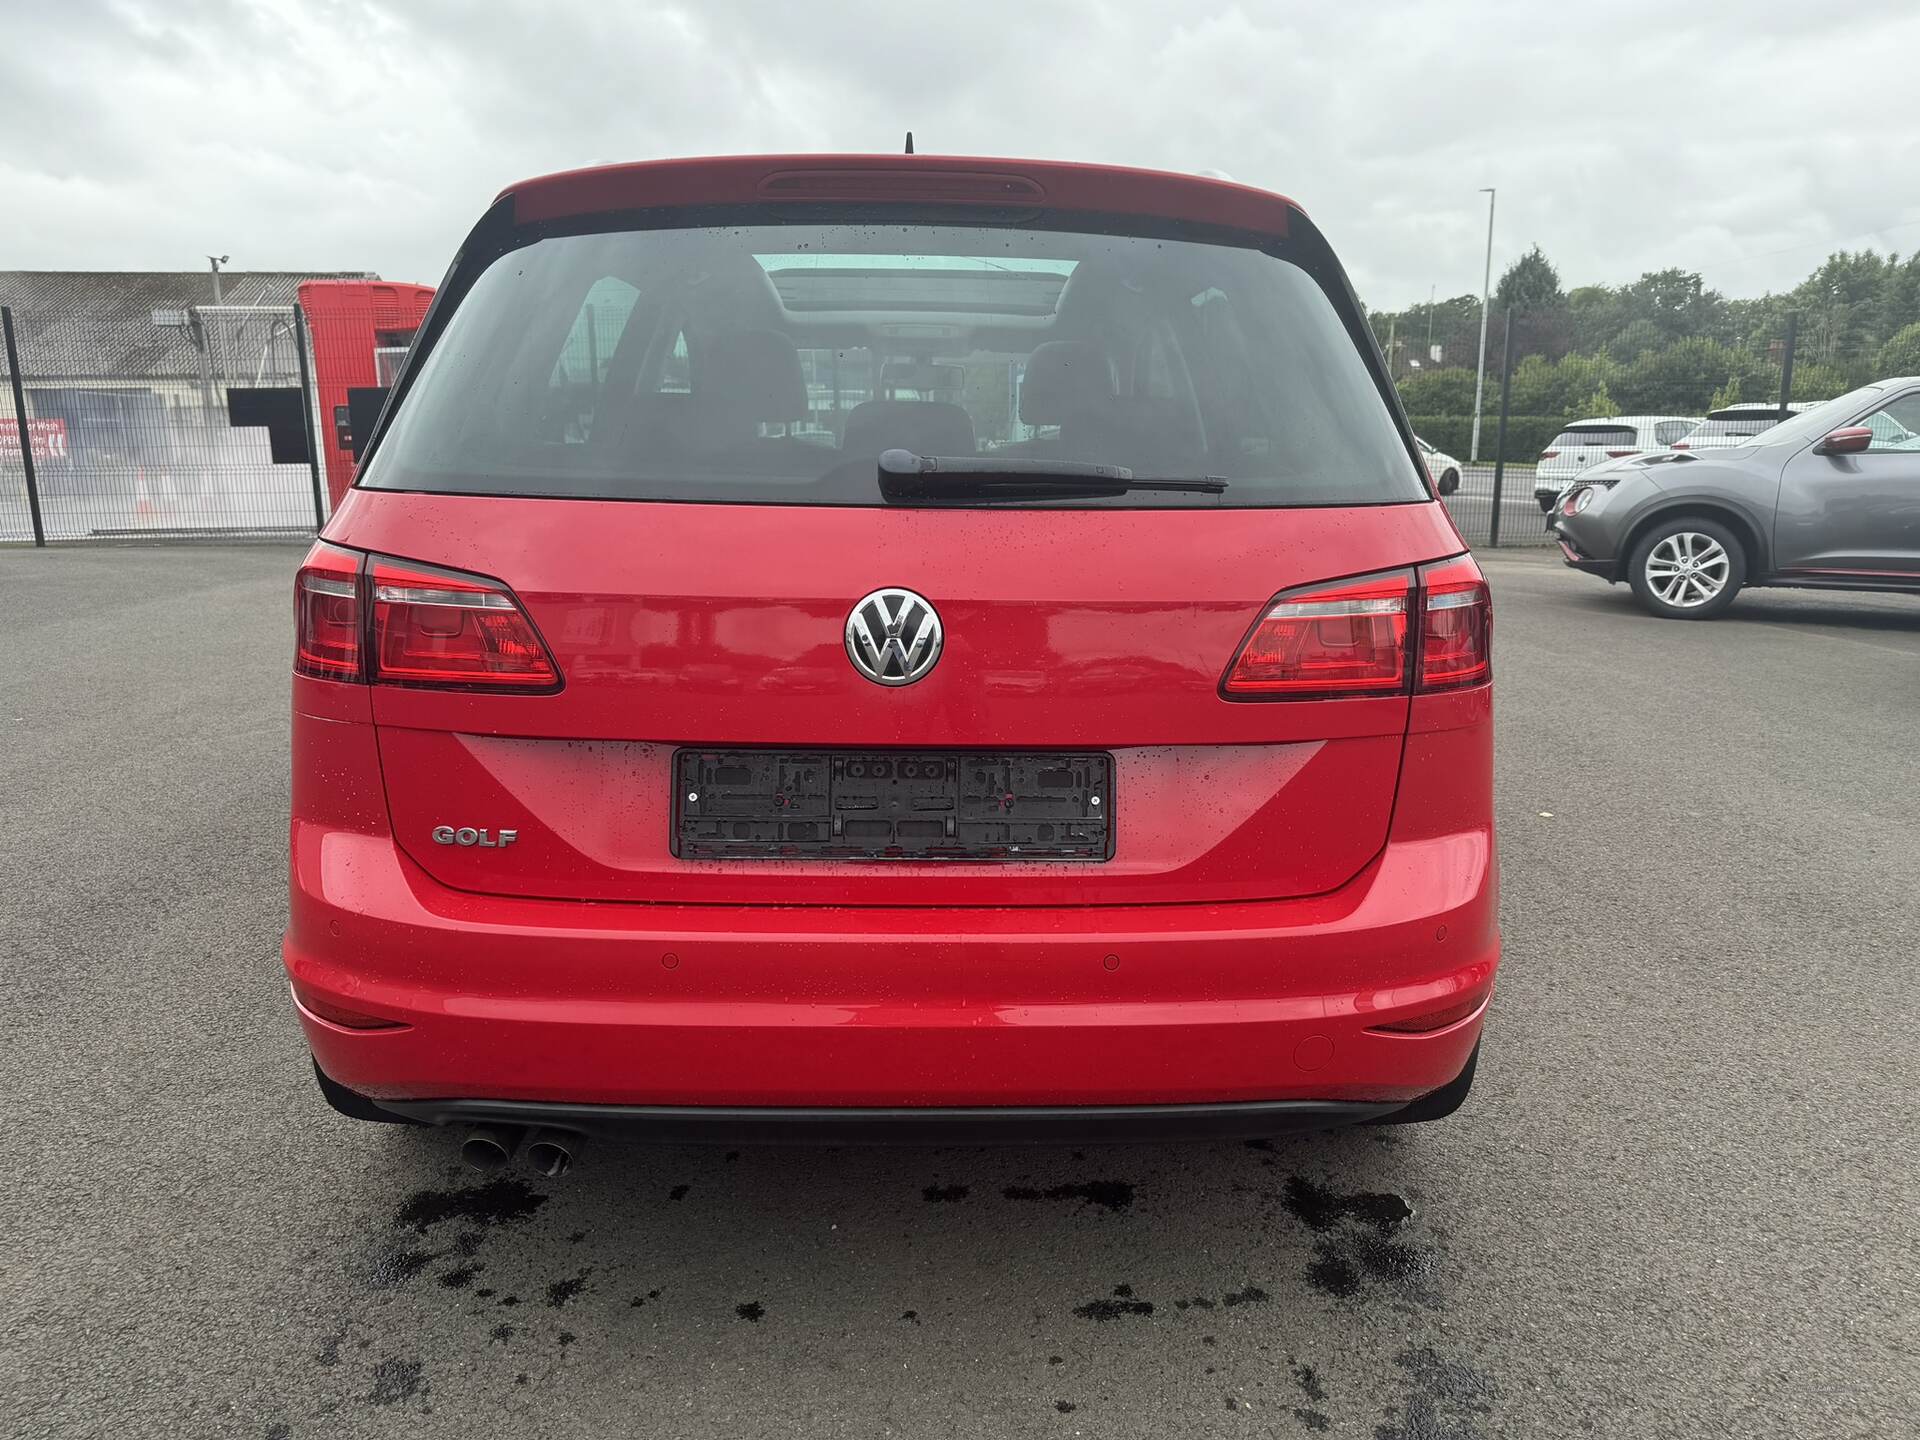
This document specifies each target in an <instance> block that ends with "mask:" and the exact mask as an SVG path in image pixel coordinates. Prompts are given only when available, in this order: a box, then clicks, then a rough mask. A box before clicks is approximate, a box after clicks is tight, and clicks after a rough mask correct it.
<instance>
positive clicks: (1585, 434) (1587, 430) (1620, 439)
mask: <svg viewBox="0 0 1920 1440" xmlns="http://www.w3.org/2000/svg"><path fill="white" fill-rule="evenodd" d="M1638 443H1639V441H1638V439H1637V438H1636V437H1635V435H1634V433H1633V427H1632V426H1629V425H1575V426H1571V427H1569V428H1568V429H1565V430H1562V431H1561V432H1560V433H1559V434H1558V435H1556V436H1555V437H1554V440H1553V444H1552V445H1550V446H1548V447H1547V448H1548V449H1550V450H1579V449H1588V450H1594V449H1601V450H1630V449H1632V448H1633V447H1634V446H1635V445H1636V444H1638Z"/></svg>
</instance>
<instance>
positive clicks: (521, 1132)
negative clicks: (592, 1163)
mask: <svg viewBox="0 0 1920 1440" xmlns="http://www.w3.org/2000/svg"><path fill="white" fill-rule="evenodd" d="M522 1139H525V1141H526V1145H527V1163H528V1164H529V1165H531V1166H532V1167H533V1168H534V1170H535V1171H536V1172H538V1173H539V1174H541V1175H544V1176H546V1177H547V1178H548V1179H549V1180H557V1179H559V1178H560V1177H561V1176H562V1175H564V1174H566V1173H567V1171H569V1170H571V1169H572V1168H573V1162H574V1159H575V1157H576V1156H578V1155H579V1153H580V1147H581V1145H582V1144H583V1143H584V1141H585V1139H586V1137H585V1136H584V1135H572V1134H569V1133H568V1132H566V1131H564V1130H548V1129H544V1128H542V1129H539V1130H535V1131H533V1132H532V1134H531V1135H529V1134H528V1132H527V1130H526V1127H525V1126H522V1125H476V1126H474V1127H473V1129H471V1130H469V1131H468V1132H467V1138H466V1139H465V1140H463V1141H461V1142H460V1158H461V1159H462V1160H464V1161H466V1162H467V1164H468V1165H470V1166H471V1167H472V1168H473V1169H475V1170H478V1171H479V1172H480V1173H481V1174H482V1175H497V1174H499V1173H500V1172H501V1171H502V1170H504V1169H506V1168H507V1166H508V1165H510V1164H511V1163H512V1162H513V1157H514V1153H515V1152H516V1151H518V1150H519V1148H520V1142H521V1141H522Z"/></svg>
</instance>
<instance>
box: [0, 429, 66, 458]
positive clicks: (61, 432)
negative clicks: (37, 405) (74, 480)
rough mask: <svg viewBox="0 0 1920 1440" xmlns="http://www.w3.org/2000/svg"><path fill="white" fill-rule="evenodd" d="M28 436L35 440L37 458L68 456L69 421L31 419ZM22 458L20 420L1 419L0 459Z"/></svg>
mask: <svg viewBox="0 0 1920 1440" xmlns="http://www.w3.org/2000/svg"><path fill="white" fill-rule="evenodd" d="M27 438H28V439H29V440H30V441H32V442H33V458H34V459H36V460H64V459H66V458H67V422H66V421H65V420H60V419H53V420H29V421H27ZM19 458H20V422H19V421H18V420H0V460H18V459H19Z"/></svg>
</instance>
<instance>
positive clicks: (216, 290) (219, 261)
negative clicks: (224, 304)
mask: <svg viewBox="0 0 1920 1440" xmlns="http://www.w3.org/2000/svg"><path fill="white" fill-rule="evenodd" d="M232 258H233V257H232V256H229V255H209V256H207V264H209V265H211V266H212V267H213V303H214V304H216V305H218V304H220V303H221V300H220V267H221V266H222V265H224V264H226V263H227V261H228V260H230V259H232Z"/></svg>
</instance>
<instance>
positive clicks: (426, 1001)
mask: <svg viewBox="0 0 1920 1440" xmlns="http://www.w3.org/2000/svg"><path fill="white" fill-rule="evenodd" d="M1365 334H1366V325H1365V317H1364V314H1363V313H1362V312H1361V311H1360V310H1359V308H1358V305H1357V303H1356V301H1355V299H1354V295H1353V292H1352V290H1351V289H1350V288H1349V286H1348V284H1347V282H1346V280H1345V279H1344V278H1343V276H1342V274H1341V271H1340V268H1339V265H1338V263H1337V262H1336V261H1335V260H1334V258H1333V255H1332V252H1331V251H1330V250H1329V248H1328V246H1327V243H1326V241H1325V240H1324V239H1322V237H1321V235H1320V233H1319V231H1318V230H1316V229H1315V228H1314V226H1313V224H1312V223H1311V222H1310V221H1309V220H1308V219H1307V218H1306V217H1305V216H1304V215H1303V214H1302V213H1301V212H1300V211H1299V210H1298V209H1297V208H1296V207H1295V206H1293V205H1292V203H1291V202H1289V201H1287V200H1284V199H1282V198H1280V197H1278V196H1275V195H1269V194H1266V193H1264V192H1262V191H1258V190H1253V189H1249V188H1246V187H1243V186H1238V185H1231V184H1223V183H1220V182H1216V181H1212V180H1206V179H1200V178H1197V177H1190V176H1175V175H1163V174H1154V173H1149V172H1142V171H1131V170H1123V169H1114V168H1109V167H1104V166H1078V165H1067V164H1052V163H1037V162H1036V163H1029V162H1024V161H1022V162H1015V161H982V160H977V159H969V160H964V161H960V160H951V159H946V158H942V157H935V156H924V155H920V156H904V157H903V156H897V155H895V156H884V157H880V156H854V157H844V156H835V157H825V158H821V159H819V160H796V159H793V158H791V157H786V158H780V159H757V158H751V157H734V158H727V159H718V160H700V161H679V162H662V163H649V164H639V165H624V166H613V167H609V168H603V169H596V170H589V171H576V172H573V173H570V174H563V175H557V176H552V177H548V178H545V179H537V180H532V181H528V182H526V183H524V184H520V185H516V186H514V187H513V188H512V189H510V190H508V191H507V192H506V193H505V194H503V195H502V196H501V197H500V198H499V200H498V201H497V202H496V204H495V205H494V207H493V208H492V209H491V210H490V211H489V212H488V213H487V214H486V216H485V217H484V218H483V219H482V220H481V221H480V223H479V224H478V226H477V227H476V228H475V230H474V231H473V233H472V234H471V235H470V236H469V237H468V239H467V240H466V242H465V243H464V244H463V245H462V247H461V249H460V252H459V258H458V259H457V260H456V262H455V263H454V266H453V269H452V271H451V272H450V275H449V278H448V280H447V283H446V285H445V287H444V288H443V289H442V290H441V291H440V293H439V295H438V296H437V298H436V299H435V301H434V304H433V308H432V311H431V312H430V314H429V315H428V317H427V320H426V322H425V324H424V326H423V327H422V329H421V331H420V334H419V336H418V338H417V340H416V341H415V345H416V348H415V351H414V353H413V356H412V359H411V361H410V363H409V364H408V366H407V368H406V371H405V373H404V375H403V376H402V377H401V379H400V380H399V383H398V387H397V388H396V390H395V391H394V394H393V395H392V397H391V398H390V399H389V402H388V406H387V408H386V410H385V411H384V413H383V419H382V420H381V422H380V425H379V427H378V428H377V429H376V431H375V432H374V433H373V434H372V435H371V436H370V437H369V446H368V449H367V452H366V456H365V460H364V463H363V465H362V467H361V469H360V472H359V476H358V478H357V480H356V482H355V485H354V488H353V489H352V490H351V491H350V492H349V493H348V495H347V497H346V499H345V500H344V502H343V503H342V504H341V505H340V507H339V509H338V510H337V511H336V513H335V514H334V516H333V518H332V520H331V521H330V522H329V523H328V525H327V527H326V529H325V531H324V533H323V537H322V539H321V540H320V542H319V543H318V544H316V545H315V546H314V547H313V550H312V552H311V553H310V554H309V555H308V556H307V558H306V560H305V563H304V564H303V565H302V567H301V568H300V571H299V574H298V577H297V580H296V583H295V597H294V598H295V609H296V614H297V643H296V649H295V655H294V671H295V673H294V678H293V696H294V705H293V709H294V719H293V755H294V770H293V793H292V846H291V862H292V870H291V890H292V901H291V913H290V916H289V922H288V927H287V931H286V938H285V945H284V957H285V962H286V968H287V973H288V975H289V977H290V979H291V981H292V989H293V997H294V1002H295V1004H296V1006H297V1008H298V1013H299V1018H300V1023H301V1025H302V1027H303V1028H304V1031H305V1035H306V1039H307V1041H308V1043H309V1045H310V1047H311V1049H312V1052H313V1056H314V1060H315V1063H316V1069H317V1070H318V1072H319V1076H320V1086H321V1089H322V1090H323V1092H324V1093H325V1095H326V1097H327V1098H328V1100H329V1101H331V1103H332V1104H333V1105H334V1106H335V1107H336V1108H337V1109H339V1110H340V1111H342V1112H343V1113H345V1114H348V1115H352V1116H356V1117H359V1118H362V1119H368V1120H405V1121H412V1122H417V1123H426V1124H437V1125H464V1126H469V1127H473V1128H472V1129H471V1130H470V1132H469V1135H468V1140H467V1143H466V1145H465V1150H466V1153H467V1154H468V1156H469V1158H470V1159H471V1160H472V1161H474V1162H475V1163H476V1164H480V1165H483V1166H487V1165H499V1164H504V1163H506V1161H507V1159H508V1158H509V1156H510V1155H511V1154H512V1153H513V1152H514V1151H515V1150H516V1148H517V1147H518V1146H520V1145H521V1143H522V1140H523V1138H524V1139H525V1148H526V1149H527V1152H528V1156H529V1158H530V1159H531V1160H532V1162H533V1164H534V1165H535V1166H536V1168H538V1169H540V1170H543V1171H545V1172H547V1173H555V1172H557V1171H558V1170H559V1169H562V1168H565V1166H566V1165H567V1164H568V1163H570V1159H571V1157H572V1155H573V1153H574V1151H575V1148H576V1147H577V1145H578V1144H579V1143H580V1139H581V1137H582V1136H585V1135H591V1134H597V1133H603V1132H604V1133H614V1134H623V1135H627V1136H633V1137H639V1138H646V1139H655V1140H667V1139H680V1140H685V1139H719V1138H723V1137H729V1138H734V1139H741V1140H750V1141H783V1142H784V1141H794V1140H803V1139H822V1140H836V1141H839V1140H875V1139H888V1138H893V1137H909V1136H910V1137H926V1136H934V1137H944V1138H947V1139H968V1140H972V1139H988V1138H992V1137H995V1136H1002V1137H1010V1138H1028V1139H1031V1138H1037V1137H1043V1136H1060V1137H1074V1136H1080V1137H1090V1136H1104V1137H1118V1136H1126V1135H1131V1136H1142V1137H1154V1136H1164V1135H1176V1134H1179V1135H1190V1134H1211V1135H1263V1134H1268V1133H1272V1132H1274V1131H1279V1130H1285V1129H1289V1128H1296V1127H1302V1126H1312V1127H1319V1126H1326V1125H1332V1124H1342V1123H1349V1122H1360V1121H1369V1122H1393V1123H1398V1122H1403V1121H1410V1120H1428V1119H1433V1118H1436V1117H1438V1116H1440V1115H1444V1114H1446V1113H1448V1112H1450V1111H1451V1110H1452V1109H1453V1108H1454V1107H1455V1106H1457V1105H1458V1104H1459V1103H1460V1101H1461V1099H1462V1097H1464V1096H1465V1094H1466V1093H1467V1090H1468V1087H1469V1086H1470V1085H1471V1083H1472V1077H1473V1068H1474V1062H1475V1057H1476V1055H1477V1053H1478V1045H1479V1038H1480V1030H1481V1021H1482V1016H1483V1014H1484V1012H1485V1009H1486V1006H1487V1003H1488V998H1489V996H1490V994H1491V991H1492V986H1493V981H1494V970H1495V966H1496V963H1497V961H1498V957H1499V949H1500V940H1499V930H1498V922H1497V914H1496V888H1497V887H1496V878H1495V850H1494V835H1493V808H1492V785H1491V756H1492V745H1491V739H1492V732H1491V725H1492V702H1491V693H1490V691H1491V673H1492V672H1491V661H1490V652H1489V625H1490V605H1489V599H1488V592H1487V586H1486V582H1485V580H1484V578H1483V577H1482V575H1481V573H1480V571H1479V569H1478V568H1477V567H1476V565H1475V563H1474V561H1473V558H1472V556H1471V555H1469V554H1467V553H1466V549H1465V547H1464V546H1463V545H1462V543H1461V541H1460V538H1459V535H1458V533H1457V532H1456V531H1455V529H1454V527H1453V525H1452V523H1451V521H1450V520H1449V519H1448V517H1447V513H1446V511H1445V510H1444V509H1443V508H1442V506H1441V505H1440V504H1439V503H1438V502H1437V501H1436V500H1435V499H1434V497H1433V496H1432V495H1431V493H1430V492H1429V490H1428V488H1427V486H1426V484H1425V482H1424V478H1423V476H1422V474H1421V469H1420V466H1421V460H1420V454H1419V451H1418V450H1417V448H1416V447H1415V445H1414V442H1413V437H1412V433H1411V431H1410V430H1409V429H1408V428H1407V425H1406V422H1405V419H1404V417H1403V416H1402V415H1401V414H1400V412H1399V410H1398V408H1397V404H1396V401H1395V398H1394V390H1393V385H1392V382H1391V381H1390V379H1389V378H1388V377H1387V375H1386V374H1385V372H1384V370H1383V369H1382V368H1381V365H1380V362H1379V360H1378V357H1377V356H1376V355H1374V354H1373V353H1372V351H1371V348H1370V347H1363V346H1360V345H1357V344H1356V343H1355V342H1354V338H1353V337H1355V336H1363V335H1365ZM590 346H591V347H592V348H590ZM803 354H804V355H806V356H809V357H812V359H813V361H814V362H815V369H814V372H813V373H814V376H815V380H814V383H812V384H809V383H808V381H807V378H806V366H805V365H803V362H802V359H801V356H802V355H803ZM562 357H566V358H567V359H568V363H566V364H562V363H560V362H561V359H562ZM896 362H898V363H899V364H900V365H901V367H902V368H901V369H894V370H890V369H889V367H890V366H893V365H895V364H896ZM908 365H926V366H934V367H939V366H943V365H949V366H954V367H964V369H965V371H966V374H965V383H963V384H957V385H952V386H949V387H944V388H942V390H941V393H943V394H948V395H950V396H952V397H953V398H950V399H944V400H936V399H928V398H925V397H924V396H916V397H915V398H902V397H901V396H900V395H899V394H897V393H896V394H895V395H894V396H893V397H892V398H887V397H886V396H875V395H874V394H873V391H874V390H875V389H876V388H884V387H883V386H882V385H881V381H882V380H883V378H884V377H885V376H886V375H888V374H900V373H904V369H905V367H906V366H908ZM796 432H797V433H796ZM987 447H992V448H991V449H990V450H989V449H988V448H987Z"/></svg>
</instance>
